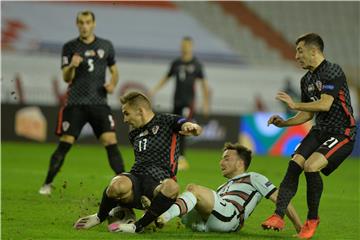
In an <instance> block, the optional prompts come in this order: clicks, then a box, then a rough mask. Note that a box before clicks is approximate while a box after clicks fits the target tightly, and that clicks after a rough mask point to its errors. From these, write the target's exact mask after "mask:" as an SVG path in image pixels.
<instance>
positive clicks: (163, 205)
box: [135, 192, 176, 232]
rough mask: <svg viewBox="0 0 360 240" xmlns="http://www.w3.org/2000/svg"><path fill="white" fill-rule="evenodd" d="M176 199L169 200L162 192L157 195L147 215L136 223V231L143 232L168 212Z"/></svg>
mask: <svg viewBox="0 0 360 240" xmlns="http://www.w3.org/2000/svg"><path fill="white" fill-rule="evenodd" d="M175 200H176V199H172V198H168V197H166V196H164V195H163V194H162V193H161V192H159V193H158V195H156V197H155V198H154V199H153V200H152V202H151V205H150V208H149V209H148V210H147V211H146V213H145V215H144V216H143V217H142V218H140V219H139V220H138V221H136V222H135V225H136V231H137V232H138V231H141V230H142V229H143V228H144V227H146V226H147V225H149V224H150V223H151V222H152V221H154V220H155V219H156V218H157V217H158V216H160V215H161V214H162V213H164V212H165V211H166V210H168V209H169V208H170V207H171V205H172V204H173V203H174V202H175Z"/></svg>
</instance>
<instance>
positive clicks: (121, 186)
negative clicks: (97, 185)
mask: <svg viewBox="0 0 360 240" xmlns="http://www.w3.org/2000/svg"><path fill="white" fill-rule="evenodd" d="M130 190H131V185H130V186H129V184H128V183H127V181H126V179H124V177H123V176H116V177H114V178H113V179H112V180H111V182H110V184H109V186H108V188H107V190H106V195H107V196H108V197H110V198H121V197H122V196H123V195H125V194H127V193H128V192H129V191H130Z"/></svg>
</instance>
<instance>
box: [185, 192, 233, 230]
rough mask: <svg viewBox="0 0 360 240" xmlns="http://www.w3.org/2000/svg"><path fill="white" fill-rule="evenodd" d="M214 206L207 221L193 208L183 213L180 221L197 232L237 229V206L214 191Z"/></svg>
mask: <svg viewBox="0 0 360 240" xmlns="http://www.w3.org/2000/svg"><path fill="white" fill-rule="evenodd" d="M212 192H213V194H214V208H213V211H212V213H211V214H210V216H209V218H208V219H207V221H204V220H203V219H202V217H201V216H200V214H199V213H198V212H197V211H196V209H195V208H194V209H193V210H192V211H191V212H189V213H188V214H186V215H184V216H183V217H182V218H181V221H182V223H183V224H185V226H187V227H189V228H191V229H192V230H193V231H197V232H234V231H237V230H238V229H239V224H240V220H239V219H240V214H239V211H238V210H237V208H236V207H235V206H234V205H233V204H232V203H229V202H227V201H225V200H224V199H222V198H221V197H220V196H219V195H218V194H217V193H216V192H215V191H212Z"/></svg>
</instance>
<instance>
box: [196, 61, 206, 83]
mask: <svg viewBox="0 0 360 240" xmlns="http://www.w3.org/2000/svg"><path fill="white" fill-rule="evenodd" d="M197 68H198V69H197V73H196V78H198V79H201V80H203V79H204V78H205V72H204V68H203V66H202V64H201V63H198V65H197Z"/></svg>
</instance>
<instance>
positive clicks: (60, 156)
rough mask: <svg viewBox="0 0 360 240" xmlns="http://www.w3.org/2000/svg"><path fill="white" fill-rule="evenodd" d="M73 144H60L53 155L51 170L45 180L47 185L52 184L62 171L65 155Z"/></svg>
mask: <svg viewBox="0 0 360 240" xmlns="http://www.w3.org/2000/svg"><path fill="white" fill-rule="evenodd" d="M71 146H72V144H70V143H67V142H61V141H60V142H59V145H58V147H57V148H56V150H55V152H54V153H53V154H52V155H51V159H50V166H49V170H48V173H47V176H46V179H45V184H50V183H52V181H53V180H54V178H55V176H56V174H57V173H58V172H59V171H60V168H61V166H62V164H63V163H64V159H65V155H66V154H67V152H68V151H69V150H70V148H71Z"/></svg>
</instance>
